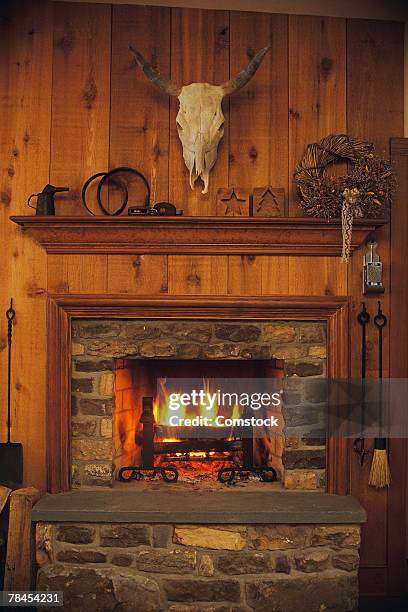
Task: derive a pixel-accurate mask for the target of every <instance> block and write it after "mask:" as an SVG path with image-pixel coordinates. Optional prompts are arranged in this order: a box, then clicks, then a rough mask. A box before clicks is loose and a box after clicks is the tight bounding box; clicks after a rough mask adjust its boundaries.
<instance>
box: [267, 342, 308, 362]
mask: <svg viewBox="0 0 408 612" xmlns="http://www.w3.org/2000/svg"><path fill="white" fill-rule="evenodd" d="M272 354H273V356H274V357H276V359H299V358H300V357H306V355H307V347H306V346H302V345H298V346H294V345H290V344H289V345H286V346H285V345H279V346H276V345H275V346H274V347H273V348H272Z"/></svg>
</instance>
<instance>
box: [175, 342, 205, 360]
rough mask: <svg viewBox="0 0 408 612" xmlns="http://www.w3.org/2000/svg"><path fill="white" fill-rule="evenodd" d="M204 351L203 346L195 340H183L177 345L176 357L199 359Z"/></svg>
mask: <svg viewBox="0 0 408 612" xmlns="http://www.w3.org/2000/svg"><path fill="white" fill-rule="evenodd" d="M202 352H203V349H202V346H201V345H200V344H194V343H193V342H183V343H181V344H177V345H176V357H177V358H178V359H199V358H200V357H201V356H202Z"/></svg>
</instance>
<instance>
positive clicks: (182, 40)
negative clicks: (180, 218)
mask: <svg viewBox="0 0 408 612" xmlns="http://www.w3.org/2000/svg"><path fill="white" fill-rule="evenodd" d="M171 78H172V80H173V81H175V82H176V83H181V84H186V85H187V84H189V83H203V82H208V83H211V84H220V83H223V82H224V81H227V80H228V78H229V13H228V12H227V11H205V10H193V9H172V23H171ZM178 107H179V103H178V100H177V99H176V98H172V99H171V112H170V151H169V198H170V202H173V203H174V204H176V206H177V208H181V209H183V210H184V214H187V215H214V214H215V204H216V202H215V199H216V193H217V190H218V188H219V187H226V186H228V113H227V109H228V100H225V101H224V114H225V116H226V119H227V121H226V126H225V134H224V138H223V139H222V140H221V142H220V145H219V147H218V159H217V162H216V164H215V166H214V168H213V169H212V171H211V174H210V182H209V189H208V193H207V194H202V193H201V190H202V188H203V186H202V183H201V181H200V180H198V181H197V183H196V187H195V189H194V191H192V190H191V188H190V185H189V174H188V170H187V168H186V166H185V164H184V160H183V154H182V146H181V143H180V140H179V136H178V133H177V127H176V115H177V112H178Z"/></svg>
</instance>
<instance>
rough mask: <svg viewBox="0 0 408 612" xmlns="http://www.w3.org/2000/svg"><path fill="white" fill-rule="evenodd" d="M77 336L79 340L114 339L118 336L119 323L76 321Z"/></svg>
mask: <svg viewBox="0 0 408 612" xmlns="http://www.w3.org/2000/svg"><path fill="white" fill-rule="evenodd" d="M76 330H77V334H78V336H79V337H80V338H115V337H116V336H117V335H118V334H119V330H120V323H116V322H115V321H84V320H82V321H78V322H77V327H76Z"/></svg>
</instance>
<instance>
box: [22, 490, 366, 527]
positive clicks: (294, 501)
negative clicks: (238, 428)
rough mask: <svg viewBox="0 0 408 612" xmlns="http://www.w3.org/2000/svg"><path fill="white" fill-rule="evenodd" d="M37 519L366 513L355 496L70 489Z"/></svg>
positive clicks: (49, 501) (189, 520)
mask: <svg viewBox="0 0 408 612" xmlns="http://www.w3.org/2000/svg"><path fill="white" fill-rule="evenodd" d="M32 519H33V521H34V522H87V523H101V522H102V523H184V524H200V523H202V524H204V523H206V524H216V523H217V524H220V523H223V524H226V523H229V524H231V523H233V524H242V523H245V524H251V523H253V524H256V523H257V524H271V523H272V524H273V523H277V524H282V523H286V524H294V523H300V524H302V523H303V524H304V523H320V524H348V523H354V524H356V523H364V522H365V520H366V513H365V511H364V510H363V508H362V507H361V506H360V504H359V503H358V501H357V500H356V499H355V498H354V497H352V496H351V495H332V494H329V493H318V492H310V493H309V492H291V491H288V492H286V491H282V492H271V491H257V492H253V491H251V492H249V491H248V492H245V491H242V490H240V491H231V490H228V491H208V492H207V491H203V492H198V491H194V492H191V493H190V494H186V492H185V491H180V492H177V491H174V490H173V491H140V492H137V491H112V490H103V491H102V490H100V491H95V490H92V491H89V490H81V491H70V492H68V493H58V494H55V495H46V496H45V497H43V498H42V499H41V500H40V501H39V502H38V504H37V505H36V506H35V507H34V509H33V515H32Z"/></svg>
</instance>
